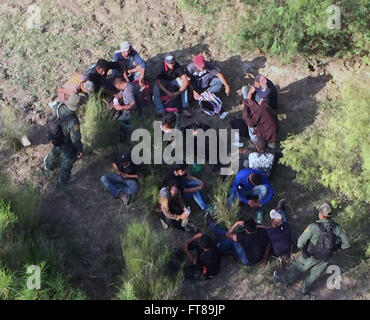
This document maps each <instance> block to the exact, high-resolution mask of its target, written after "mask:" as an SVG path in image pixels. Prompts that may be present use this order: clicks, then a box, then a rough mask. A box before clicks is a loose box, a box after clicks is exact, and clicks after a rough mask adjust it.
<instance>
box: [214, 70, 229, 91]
mask: <svg viewBox="0 0 370 320" xmlns="http://www.w3.org/2000/svg"><path fill="white" fill-rule="evenodd" d="M217 77H218V78H219V79H220V80H221V82H222V84H223V85H224V86H225V93H226V95H227V96H229V95H230V86H229V84H228V83H227V81H226V79H225V77H224V75H223V74H222V73H221V72H219V73H217Z"/></svg>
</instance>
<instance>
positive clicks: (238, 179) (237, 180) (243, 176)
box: [233, 169, 252, 203]
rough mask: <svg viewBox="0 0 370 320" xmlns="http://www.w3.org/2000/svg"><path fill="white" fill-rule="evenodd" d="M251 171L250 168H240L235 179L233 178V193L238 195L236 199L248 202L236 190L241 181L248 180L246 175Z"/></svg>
mask: <svg viewBox="0 0 370 320" xmlns="http://www.w3.org/2000/svg"><path fill="white" fill-rule="evenodd" d="M251 172H252V171H251V170H250V169H242V170H240V171H239V172H238V173H237V175H236V177H235V180H234V183H233V194H234V195H235V196H236V197H238V199H240V200H241V201H243V202H244V203H248V199H247V198H245V197H243V195H241V194H240V193H239V192H238V187H239V185H240V184H241V183H242V181H247V180H248V177H249V175H250V173H251Z"/></svg>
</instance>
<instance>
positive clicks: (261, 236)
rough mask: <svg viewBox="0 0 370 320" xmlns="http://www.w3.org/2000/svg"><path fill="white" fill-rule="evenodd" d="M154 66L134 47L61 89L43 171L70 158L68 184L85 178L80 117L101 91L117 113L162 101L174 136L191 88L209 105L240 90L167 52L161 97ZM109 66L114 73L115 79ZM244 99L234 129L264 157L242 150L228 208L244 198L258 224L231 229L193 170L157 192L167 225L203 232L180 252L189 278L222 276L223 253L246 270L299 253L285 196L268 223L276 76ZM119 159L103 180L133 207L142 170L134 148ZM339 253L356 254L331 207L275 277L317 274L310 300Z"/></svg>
mask: <svg viewBox="0 0 370 320" xmlns="http://www.w3.org/2000/svg"><path fill="white" fill-rule="evenodd" d="M146 68H147V64H146V62H145V61H144V60H143V59H142V58H141V57H140V55H139V54H138V53H137V52H136V51H135V50H134V49H133V48H132V46H131V45H130V44H129V43H128V42H127V41H125V42H123V43H122V44H121V48H120V50H119V51H116V52H115V53H114V55H113V59H112V61H106V60H104V59H99V60H98V61H97V63H96V64H95V65H93V66H91V67H90V68H89V69H88V70H87V71H86V72H84V73H83V74H79V73H74V74H73V76H72V78H71V79H70V80H68V81H67V82H66V83H65V84H64V85H62V86H61V87H59V88H58V98H57V101H55V102H54V103H51V104H49V105H50V107H51V112H52V120H51V121H50V122H49V123H48V129H49V130H48V137H49V140H50V141H51V142H52V144H53V147H52V149H51V151H50V153H49V154H48V155H47V156H46V157H45V158H44V167H45V170H54V169H55V168H56V167H57V165H58V161H59V159H61V164H60V172H59V178H58V182H59V183H60V184H70V183H73V182H74V181H75V180H76V177H75V176H71V170H72V167H73V164H74V162H75V161H76V160H77V159H78V158H81V157H82V154H83V145H82V143H81V134H80V123H79V120H78V118H77V116H76V112H77V111H78V110H79V108H80V107H81V106H82V105H83V104H84V103H85V102H86V97H88V96H90V95H94V94H98V93H101V94H102V95H103V96H104V97H105V98H107V99H108V101H110V102H109V105H111V106H112V107H113V108H114V109H115V110H116V111H117V112H123V111H124V112H136V111H137V112H138V114H139V115H140V114H142V113H143V110H144V104H145V101H148V97H150V96H153V102H154V113H155V114H157V115H159V116H161V117H163V120H162V125H161V129H162V131H163V132H170V131H171V130H173V128H175V127H176V126H177V125H178V120H179V114H180V113H182V114H183V115H185V116H191V113H190V111H189V106H190V104H189V97H188V91H189V90H190V92H191V93H192V97H193V98H194V100H195V101H198V102H199V101H207V99H208V98H209V97H211V98H209V99H210V100H208V102H210V101H212V99H219V97H217V96H216V95H215V94H216V93H219V92H220V91H221V89H222V87H224V88H225V94H226V95H227V96H229V95H230V93H231V91H230V86H229V84H228V82H227V81H226V79H225V77H224V76H223V74H222V73H221V72H220V69H219V68H218V67H216V66H215V65H214V64H212V63H211V62H208V61H205V59H204V56H203V55H202V54H198V55H195V56H194V58H193V62H192V63H190V64H189V65H188V66H187V68H184V67H183V66H181V64H180V63H179V62H178V61H176V58H175V57H174V56H173V55H172V54H167V55H166V56H165V58H164V64H163V70H162V71H161V73H160V74H159V75H158V76H157V78H156V80H155V83H154V86H153V90H152V93H151V92H150V89H149V88H150V85H149V83H148V81H147V79H146V78H145V75H146ZM109 70H112V72H111V73H110V74H108V72H109ZM148 90H149V91H148ZM242 93H243V98H244V100H243V109H242V115H243V118H242V119H240V118H239V119H238V118H235V119H233V120H232V121H230V125H231V127H232V128H235V129H239V133H240V135H241V136H249V138H250V141H251V143H252V144H251V149H253V148H254V149H255V152H249V153H248V151H247V150H246V149H241V153H242V154H243V158H242V160H243V161H244V162H243V165H244V166H245V168H243V169H241V170H240V171H239V172H238V173H237V174H236V176H235V179H234V182H233V185H232V188H231V190H230V194H229V196H228V199H227V203H228V205H229V209H232V208H233V206H234V204H235V202H236V201H239V202H241V203H242V204H244V206H245V207H246V211H245V212H244V213H247V214H248V213H251V212H253V213H256V219H254V218H250V217H245V218H241V219H240V220H238V221H236V222H235V223H234V225H233V226H232V227H231V228H230V229H225V228H224V227H222V226H221V225H219V224H218V223H217V222H216V219H217V212H215V209H214V207H213V206H212V205H210V204H209V202H208V201H207V195H206V193H205V183H204V182H203V181H202V180H200V179H199V178H197V177H195V176H194V175H191V174H189V172H188V167H187V165H184V164H176V165H174V166H173V167H171V169H170V170H169V171H168V172H167V174H166V175H165V176H164V179H163V182H162V184H161V185H160V186H159V188H158V190H159V193H158V202H157V206H156V207H155V208H153V209H154V213H155V216H156V217H158V218H159V221H160V223H161V226H162V227H163V229H165V230H167V229H168V228H170V227H173V228H176V229H179V230H183V231H186V232H191V233H196V234H195V235H194V236H192V237H191V238H190V239H189V240H187V241H186V242H185V243H184V245H183V246H182V248H181V249H180V250H178V251H176V253H175V258H179V259H180V258H181V257H182V256H183V255H184V256H185V257H186V258H187V260H188V261H189V263H190V265H188V266H186V267H185V268H184V273H185V277H186V278H187V279H193V280H196V279H212V278H214V277H215V276H217V274H218V272H219V270H220V266H221V258H222V255H223V254H231V255H233V256H234V257H235V259H236V260H237V261H239V262H240V263H242V264H243V265H245V266H253V265H256V264H257V263H259V262H261V263H262V264H266V263H267V261H268V259H269V257H276V258H279V259H280V260H281V261H283V262H285V261H287V259H288V258H289V257H290V254H291V252H292V245H293V239H292V234H291V230H290V227H289V224H288V220H287V215H286V210H285V200H281V201H280V202H279V205H278V206H277V207H276V208H275V209H273V210H271V211H270V219H271V224H270V225H268V226H266V225H263V214H264V211H265V210H266V206H267V204H268V203H269V202H270V201H271V199H272V198H273V196H274V190H273V188H272V186H271V184H270V182H269V179H268V177H269V176H270V174H271V168H272V164H273V162H274V159H275V158H274V154H275V152H276V149H277V141H278V119H277V116H276V113H275V112H274V109H276V108H277V106H278V93H277V89H276V87H275V85H274V84H273V83H272V82H271V81H270V80H269V79H267V78H266V77H264V76H262V75H257V76H256V78H255V80H254V83H253V85H252V86H251V87H250V88H249V89H248V88H247V87H246V86H244V87H243V88H242ZM217 101H218V100H217ZM218 112H219V111H218ZM207 114H211V113H207ZM209 128H210V127H209V126H208V125H207V124H204V123H201V122H198V121H196V122H195V123H193V124H190V125H187V126H185V127H184V128H182V130H186V129H191V130H193V131H192V135H193V136H194V137H195V138H196V137H197V134H198V132H199V130H200V129H202V130H207V129H209ZM195 144H196V140H195ZM184 146H185V147H186V142H185V143H184ZM195 149H196V145H195ZM207 150H208V147H206V152H207ZM194 153H196V151H194ZM195 156H196V154H195ZM247 157H248V159H247ZM111 163H112V168H113V171H114V172H113V173H107V174H104V175H103V176H102V177H101V183H102V184H103V186H104V188H105V189H106V190H107V191H108V192H109V193H110V194H111V196H112V197H113V198H119V199H121V201H122V203H123V204H124V205H125V206H127V205H128V204H129V202H130V200H131V198H132V196H133V195H135V194H136V193H138V192H139V182H138V178H139V175H141V167H140V165H136V164H135V163H134V162H133V159H132V157H131V152H130V151H124V152H120V153H115V154H113V155H112V156H111ZM190 198H193V199H194V201H195V202H196V204H197V205H198V206H199V208H200V210H201V211H202V212H203V214H204V220H205V224H206V226H207V229H208V231H209V232H210V233H211V235H212V236H211V235H207V234H205V233H200V232H198V228H197V227H195V226H194V225H192V224H190V223H189V219H190V214H191V208H190V206H188V205H186V201H188V199H190ZM243 210H245V209H243ZM197 232H198V233H197ZM325 233H326V234H327V233H331V234H333V235H334V237H333V239H334V240H333V239H332V248H329V249H328V248H327V247H325V246H324V245H323V243H324V241H322V239H321V238H322V235H323V234H325ZM328 237H329V236H328ZM339 247H341V248H342V249H345V248H348V247H349V242H348V238H347V236H346V234H345V232H344V231H343V229H342V228H341V227H340V226H339V225H337V224H335V223H334V222H333V221H332V220H331V208H330V206H329V205H328V204H324V205H323V206H321V207H320V208H319V220H318V221H316V222H315V223H313V224H311V225H310V226H308V227H307V228H306V230H305V231H304V232H303V234H302V235H301V236H300V237H299V239H298V248H299V249H302V250H303V254H302V256H301V257H300V258H299V259H298V260H297V262H296V264H295V265H294V266H293V267H292V269H289V270H285V269H284V268H283V272H275V273H274V278H275V280H276V281H280V282H282V283H285V284H290V283H293V282H294V281H296V279H297V278H298V276H299V275H300V274H301V273H303V272H305V271H307V270H311V271H310V272H311V273H310V275H309V277H308V278H307V279H306V280H305V282H304V284H303V286H302V293H304V294H306V293H307V292H308V290H309V289H310V288H311V286H312V283H313V282H314V281H315V280H316V279H317V278H318V277H319V275H320V274H321V273H322V272H323V270H324V269H325V267H326V266H327V262H326V261H327V258H328V257H330V256H331V255H332V253H333V252H334V250H335V249H337V248H339ZM333 248H334V249H333ZM193 250H195V251H196V257H194V256H193V254H192V252H193ZM325 250H326V251H325ZM284 266H285V264H284V263H283V267H284ZM171 268H172V269H174V270H178V265H177V264H176V263H172V265H171Z"/></svg>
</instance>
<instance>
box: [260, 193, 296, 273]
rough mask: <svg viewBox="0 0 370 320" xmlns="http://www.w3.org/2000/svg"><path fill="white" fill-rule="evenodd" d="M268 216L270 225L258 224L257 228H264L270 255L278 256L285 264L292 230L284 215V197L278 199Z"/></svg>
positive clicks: (288, 253)
mask: <svg viewBox="0 0 370 320" xmlns="http://www.w3.org/2000/svg"><path fill="white" fill-rule="evenodd" d="M270 218H271V225H270V226H263V225H258V228H264V229H265V230H266V233H267V237H268V238H269V240H270V244H271V248H270V253H271V255H272V256H273V257H276V258H280V259H281V261H282V263H283V266H285V263H286V261H287V260H288V258H289V257H290V253H291V250H292V244H293V240H292V232H291V230H290V227H289V224H288V221H287V217H286V211H285V199H282V200H280V201H279V205H278V206H277V208H276V209H273V210H271V211H270Z"/></svg>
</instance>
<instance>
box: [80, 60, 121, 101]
mask: <svg viewBox="0 0 370 320" xmlns="http://www.w3.org/2000/svg"><path fill="white" fill-rule="evenodd" d="M117 65H118V62H111V61H107V60H104V59H99V60H98V62H97V63H96V64H94V65H93V66H92V67H90V68H89V69H88V70H86V71H85V73H84V76H85V77H86V79H87V80H89V81H92V82H93V83H94V86H95V92H99V90H100V88H103V93H105V94H106V95H108V96H116V95H118V93H119V90H118V89H117V88H116V87H115V86H114V83H113V81H114V79H113V78H112V77H107V73H108V71H109V70H111V69H114V68H116V67H117Z"/></svg>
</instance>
